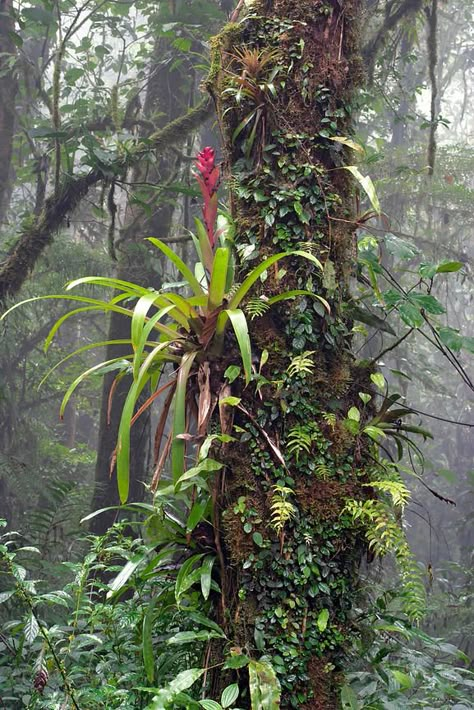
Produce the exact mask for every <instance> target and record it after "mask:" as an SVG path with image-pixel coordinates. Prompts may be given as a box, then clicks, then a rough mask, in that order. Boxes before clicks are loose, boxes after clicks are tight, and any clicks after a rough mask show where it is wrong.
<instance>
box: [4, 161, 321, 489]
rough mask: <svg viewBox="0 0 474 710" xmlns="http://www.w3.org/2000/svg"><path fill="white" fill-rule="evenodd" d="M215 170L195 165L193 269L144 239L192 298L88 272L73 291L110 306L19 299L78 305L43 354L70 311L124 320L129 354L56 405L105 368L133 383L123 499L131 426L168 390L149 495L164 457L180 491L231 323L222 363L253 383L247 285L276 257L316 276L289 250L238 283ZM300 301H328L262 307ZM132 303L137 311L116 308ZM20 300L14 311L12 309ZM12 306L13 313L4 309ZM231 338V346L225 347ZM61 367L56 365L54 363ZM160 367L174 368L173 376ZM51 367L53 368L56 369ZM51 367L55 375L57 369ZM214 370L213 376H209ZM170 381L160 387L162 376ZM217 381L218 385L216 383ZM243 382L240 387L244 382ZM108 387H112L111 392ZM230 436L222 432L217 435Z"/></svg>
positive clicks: (119, 453) (123, 428)
mask: <svg viewBox="0 0 474 710" xmlns="http://www.w3.org/2000/svg"><path fill="white" fill-rule="evenodd" d="M219 173H220V171H219V168H218V167H217V166H216V164H215V153H214V150H213V149H212V148H209V147H207V148H204V149H203V150H202V151H201V152H200V153H199V155H198V157H197V160H196V175H195V177H196V180H197V182H198V184H199V186H200V188H201V192H202V196H203V202H204V205H203V219H204V222H202V221H201V220H200V219H197V218H196V220H195V223H196V235H193V239H194V243H195V247H196V251H197V254H198V261H197V263H196V265H195V270H194V273H193V271H192V270H191V269H190V268H189V267H188V266H187V265H186V264H185V263H184V262H183V260H182V259H181V258H180V257H179V256H178V255H177V254H175V253H174V252H173V251H172V250H171V249H170V248H169V246H167V245H166V244H165V243H164V242H162V241H161V240H160V239H156V238H155V237H149V241H150V242H151V243H152V244H153V245H154V246H155V247H156V248H157V249H159V250H160V252H162V253H163V254H164V255H165V257H166V258H167V259H168V260H169V261H170V262H171V263H172V264H173V265H174V266H175V268H176V269H177V270H178V271H179V273H180V275H181V276H182V278H183V279H184V282H185V287H186V290H187V291H188V292H190V295H182V293H173V292H167V291H166V292H165V291H157V290H153V289H149V288H146V287H144V286H140V285H137V284H134V283H130V282H128V281H122V280H120V279H116V278H107V277H100V276H90V277H85V278H80V279H76V280H75V281H72V282H70V283H69V284H67V287H66V290H67V291H70V290H72V289H74V288H76V287H78V286H81V285H83V284H87V285H94V286H101V287H105V288H110V289H112V290H113V291H114V292H115V293H114V295H113V297H112V298H111V299H109V300H100V299H96V298H89V297H86V296H73V295H53V296H40V297H38V298H33V299H28V301H24V302H23V303H26V302H29V301H34V300H38V299H41V298H59V299H65V300H70V301H75V302H78V303H79V304H80V307H78V308H74V309H73V310H71V311H69V312H68V313H66V315H64V316H62V317H61V318H60V319H59V320H58V321H57V322H56V323H55V325H54V326H53V328H52V329H51V331H50V333H49V334H48V336H47V338H46V342H45V350H47V349H48V347H49V345H50V344H51V341H52V339H53V338H54V336H55V334H56V333H57V331H58V330H59V328H60V327H61V325H62V324H63V323H64V322H65V321H66V320H68V319H69V318H70V317H71V316H73V315H75V314H82V313H85V312H97V311H104V312H106V313H107V312H117V313H120V314H122V315H124V316H127V317H129V318H130V319H131V329H130V338H129V339H128V340H125V341H121V342H122V343H128V344H129V345H130V346H131V352H130V354H129V355H128V356H126V357H119V358H113V359H111V360H108V361H106V362H101V363H99V364H97V365H95V366H94V367H91V368H89V369H88V370H86V371H85V372H83V373H82V374H81V375H80V376H79V377H77V378H76V379H75V380H74V382H72V384H71V385H70V386H69V388H68V390H67V392H66V394H65V396H64V398H63V402H62V404H61V414H62V413H63V412H64V408H65V406H66V404H67V402H68V401H69V399H70V397H71V395H72V394H73V392H74V391H75V389H76V388H77V387H78V385H79V384H81V382H82V381H83V380H85V379H86V378H87V377H88V376H90V375H92V374H101V373H105V372H109V371H110V370H116V371H118V374H117V377H120V378H121V377H123V376H124V375H129V376H130V377H131V385H130V389H129V392H128V396H127V398H126V401H125V404H124V407H123V412H122V417H121V422H120V427H119V432H118V439H117V448H116V459H115V460H116V466H117V481H118V489H119V496H120V500H121V501H122V503H125V502H126V501H127V498H128V492H129V476H130V474H129V458H130V428H131V426H133V423H134V422H135V421H136V420H137V418H138V417H139V416H140V415H141V414H142V413H143V412H144V411H145V410H146V409H147V407H149V406H150V405H151V404H152V403H153V402H154V401H155V400H156V399H157V398H158V397H159V396H160V395H161V394H162V393H166V397H165V401H164V404H163V405H162V409H161V415H160V419H159V422H158V426H157V432H156V437H155V473H154V476H153V481H152V489H156V486H157V485H158V482H159V479H160V475H161V472H162V470H163V469H164V467H165V464H166V462H167V460H168V459H169V458H170V459H171V474H172V479H173V485H174V486H175V489H176V491H178V490H179V487H180V485H181V482H182V480H183V476H184V474H185V471H186V468H187V467H186V464H185V462H186V449H187V442H188V441H189V440H192V441H193V442H194V443H195V444H196V445H197V446H196V456H197V458H198V460H199V448H200V443H201V442H202V441H203V440H204V439H205V435H206V434H207V433H208V429H209V422H210V419H211V417H212V414H213V411H214V409H215V407H216V405H217V403H218V400H219V397H220V396H224V395H222V393H224V392H225V393H226V395H225V396H226V397H227V395H228V392H229V390H230V387H229V383H228V382H227V381H226V379H225V375H224V374H221V375H219V376H217V375H216V373H221V372H223V370H225V367H224V368H222V367H216V364H217V363H218V362H219V360H223V357H224V338H225V335H226V332H227V330H228V327H229V324H230V326H231V328H232V331H233V335H234V337H233V340H229V346H228V347H226V354H225V360H226V363H228V362H229V359H232V353H233V352H234V353H235V358H236V359H240V360H241V363H242V370H243V379H244V383H245V386H248V384H249V383H250V381H251V378H252V355H251V343H250V336H249V330H248V324H247V318H246V315H245V312H244V310H243V309H242V305H243V303H244V302H245V300H246V299H247V297H248V295H249V292H250V290H251V289H252V287H253V285H254V284H255V283H256V282H257V281H258V280H259V278H260V277H261V276H263V275H264V273H265V272H266V271H267V270H268V269H269V268H270V267H271V266H273V265H274V264H276V263H277V262H278V261H280V260H281V259H283V258H287V257H300V258H304V259H307V260H309V261H311V262H312V263H313V264H314V265H315V266H316V267H317V268H318V269H319V270H321V269H322V266H321V264H320V262H319V261H318V259H316V257H315V256H313V255H312V254H311V253H310V252H306V251H287V252H280V253H278V254H274V255H272V256H270V257H269V258H267V259H265V260H264V261H262V262H260V263H259V264H258V265H257V266H256V267H254V268H253V269H251V270H250V271H249V270H248V269H245V266H246V265H245V264H243V265H241V266H242V267H243V269H244V270H246V276H245V278H244V279H243V281H242V283H236V282H235V263H234V255H233V250H232V242H233V239H232V236H233V230H234V226H233V224H232V221H231V220H230V219H229V217H228V216H226V214H225V213H222V214H221V215H219V216H218V196H217V189H218V183H219V177H220V175H219ZM297 296H308V297H311V298H316V299H319V300H320V301H321V302H322V303H323V304H324V306H325V307H326V308H327V309H329V306H328V304H327V302H326V301H325V300H324V299H323V298H322V297H321V296H319V295H318V294H315V293H313V292H310V291H307V290H300V289H298V290H292V291H285V292H282V293H279V294H277V295H276V296H273V297H272V298H269V299H267V301H266V305H267V306H268V307H271V306H272V305H273V304H275V303H278V302H279V301H283V300H286V299H292V298H295V297H297ZM129 302H134V303H135V305H134V307H126V306H124V305H123V304H125V303H127V304H128V303H129ZM19 305H21V304H17V305H16V306H14V307H13V308H17V307H18V306H19ZM10 310H13V309H10ZM232 342H233V345H232ZM109 344H112V343H109V342H107V341H106V342H100V343H92V344H88V345H85V346H83V347H82V348H80V349H79V350H76V351H75V352H74V353H71V354H69V355H68V356H67V357H66V358H64V359H63V360H62V361H61V362H64V361H65V360H68V359H69V358H71V357H73V356H74V355H77V354H80V353H83V352H84V351H86V350H90V349H91V348H94V347H104V346H107V345H109ZM59 364H61V363H58V365H59ZM167 364H172V365H173V372H172V374H171V376H169V375H168V374H167V373H168V372H169V368H168V369H166V372H165V366H166V365H167ZM58 365H56V366H55V368H56V367H58ZM55 368H53V369H55ZM211 373H212V374H213V376H212V377H211ZM165 377H169V379H168V381H167V382H165V383H163V382H162V379H163V378H165ZM220 380H221V381H220ZM244 383H242V384H244ZM145 388H148V389H149V391H150V395H149V397H148V399H147V400H146V402H145V403H144V404H143V405H142V406H141V407H140V408H139V409H138V410H137V407H136V405H137V402H138V399H139V397H140V395H141V394H142V392H143V391H144V390H145ZM112 391H113V389H112ZM168 419H172V426H171V433H170V435H169V436H168V439H167V440H166V441H164V440H165V438H166V437H165V433H164V432H165V429H166V426H165V424H166V421H167V420H168ZM193 422H195V424H196V426H195V427H194V429H195V431H197V433H198V436H197V437H195V436H191V435H190V433H189V428H190V427H193ZM224 435H226V436H228V432H224Z"/></svg>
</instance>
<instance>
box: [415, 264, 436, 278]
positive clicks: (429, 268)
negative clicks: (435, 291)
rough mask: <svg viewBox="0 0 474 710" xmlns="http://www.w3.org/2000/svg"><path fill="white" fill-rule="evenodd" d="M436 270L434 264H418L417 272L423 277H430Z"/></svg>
mask: <svg viewBox="0 0 474 710" xmlns="http://www.w3.org/2000/svg"><path fill="white" fill-rule="evenodd" d="M436 271H437V266H436V264H420V267H419V269H418V273H419V274H420V276H423V278H424V279H432V278H433V276H435V274H436Z"/></svg>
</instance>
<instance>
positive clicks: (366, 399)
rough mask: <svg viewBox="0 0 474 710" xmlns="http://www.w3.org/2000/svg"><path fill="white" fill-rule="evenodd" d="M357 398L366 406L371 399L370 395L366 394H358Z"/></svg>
mask: <svg viewBox="0 0 474 710" xmlns="http://www.w3.org/2000/svg"><path fill="white" fill-rule="evenodd" d="M359 397H360V399H361V400H362V401H363V403H364V404H368V403H369V402H370V400H371V399H372V397H371V395H370V394H367V392H359Z"/></svg>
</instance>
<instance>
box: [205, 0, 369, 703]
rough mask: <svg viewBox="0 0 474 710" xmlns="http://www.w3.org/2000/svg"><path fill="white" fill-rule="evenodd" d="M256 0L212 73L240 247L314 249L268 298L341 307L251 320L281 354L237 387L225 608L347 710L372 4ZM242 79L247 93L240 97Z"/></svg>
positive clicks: (293, 689) (356, 552)
mask: <svg viewBox="0 0 474 710" xmlns="http://www.w3.org/2000/svg"><path fill="white" fill-rule="evenodd" d="M250 7H251V9H250V14H249V15H248V17H247V18H246V19H245V20H244V21H243V22H242V23H240V24H239V25H236V24H229V25H227V26H226V28H225V29H224V31H223V32H222V33H221V35H220V36H218V37H217V38H215V40H214V42H213V49H214V55H213V59H212V61H213V64H212V66H213V73H212V72H211V77H210V82H209V89H210V91H211V93H212V95H213V97H214V99H215V101H216V104H217V107H218V113H219V120H220V125H221V128H222V132H223V135H224V141H225V146H224V148H225V153H226V162H227V170H228V174H229V176H230V175H232V179H231V181H230V184H231V202H232V212H233V215H234V218H235V221H236V227H237V235H236V241H237V243H238V244H241V245H245V244H249V243H250V244H255V247H256V249H257V251H258V253H259V256H260V257H261V258H262V257H264V256H265V257H266V256H269V255H270V254H272V253H275V252H280V251H285V250H288V249H298V248H300V249H301V248H302V249H306V250H310V251H311V252H312V253H313V254H314V255H315V256H317V258H318V259H319V260H320V261H321V263H322V265H323V274H322V275H321V271H320V270H318V269H316V268H315V267H313V266H308V265H307V264H308V263H309V262H306V261H305V260H303V259H298V258H292V259H288V260H287V261H286V262H281V265H280V266H279V267H278V269H270V270H269V271H268V273H267V277H266V280H265V281H264V282H263V283H262V284H261V286H260V290H261V294H262V295H264V296H265V297H271V296H275V295H277V294H279V293H281V292H283V291H286V290H289V289H309V290H311V291H314V292H315V293H319V294H320V295H322V296H324V297H325V298H326V299H327V300H328V301H329V302H330V306H331V313H330V314H328V313H327V312H326V311H325V309H324V307H323V306H322V304H321V303H320V302H317V301H314V300H313V299H311V298H305V299H302V300H298V299H297V300H294V301H291V302H289V305H288V302H287V305H283V306H281V307H278V306H277V307H275V309H273V308H272V310H271V311H269V312H268V313H266V314H265V315H263V316H261V317H260V318H257V319H255V320H254V321H252V325H251V339H252V347H253V351H254V357H256V360H257V359H258V358H259V357H260V355H261V353H263V352H264V351H266V352H267V353H268V361H267V362H266V364H264V365H263V367H262V369H261V375H262V377H263V378H265V380H262V384H263V386H262V387H261V389H260V395H261V398H260V397H259V396H258V395H256V393H255V388H254V387H253V386H249V387H247V388H246V389H243V390H242V391H241V392H238V393H236V394H238V396H239V397H241V405H242V409H239V410H237V411H236V415H235V422H236V423H237V424H238V425H239V426H240V427H241V428H242V429H243V430H244V431H245V434H244V436H243V437H242V442H241V443H236V444H231V445H229V447H228V449H227V451H226V464H227V469H226V474H225V478H224V481H223V489H224V492H223V493H222V494H220V493H219V495H220V499H219V500H220V513H221V516H220V521H221V523H220V525H221V530H220V534H221V543H222V547H223V550H224V555H225V564H224V565H222V569H221V574H222V589H223V599H222V610H223V613H222V618H221V620H222V622H223V623H224V624H225V626H226V631H227V634H228V638H230V639H231V640H232V645H233V646H235V647H238V648H241V649H244V650H245V653H248V654H249V655H251V656H252V657H254V658H255V657H257V658H258V657H259V656H262V655H266V656H269V657H270V658H271V661H272V664H273V666H274V668H275V669H276V670H277V673H278V676H279V679H280V682H281V687H282V700H281V707H282V708H299V709H300V710H310V709H318V710H320V709H323V708H324V709H330V708H336V707H338V706H339V685H340V682H341V668H342V664H343V659H344V649H345V648H347V645H348V643H349V641H350V639H351V635H352V634H353V626H352V624H353V622H352V618H351V613H352V609H353V605H354V603H355V599H356V595H357V593H358V589H357V587H358V567H359V564H360V561H361V556H362V554H363V553H364V551H365V549H366V544H365V540H364V538H363V535H362V534H361V532H360V529H359V528H358V527H357V526H356V525H354V523H353V522H352V519H349V516H347V515H344V513H343V510H344V507H345V503H346V500H347V499H348V498H354V497H355V498H357V499H359V500H360V499H364V497H366V495H365V496H364V490H367V489H364V488H362V484H363V483H367V481H368V480H370V476H369V469H370V466H371V462H370V454H369V448H370V447H369V446H368V444H367V443H366V439H367V437H362V436H359V435H354V434H353V433H350V431H349V430H348V429H347V427H346V426H345V425H344V423H343V420H344V419H345V418H346V417H347V413H348V411H349V409H350V408H351V407H357V408H358V409H359V410H360V411H361V412H362V413H361V421H362V422H364V421H367V419H368V418H369V417H370V412H371V405H370V404H368V405H367V406H366V407H365V408H364V407H363V406H362V402H361V399H360V397H359V392H363V393H368V392H371V383H370V372H369V371H368V369H367V368H364V367H363V366H361V365H359V364H358V363H357V362H356V360H355V358H354V356H353V355H352V354H351V350H350V348H351V335H350V330H351V323H350V322H348V320H347V317H345V316H344V303H345V301H347V300H348V298H349V293H348V285H349V281H350V278H351V275H352V273H353V270H354V266H355V258H356V255H355V249H356V246H355V236H354V226H353V220H354V199H353V183H352V180H351V177H350V174H349V172H348V171H346V170H344V169H343V168H342V166H343V165H344V164H346V165H350V164H351V163H352V157H351V156H350V155H348V150H347V149H346V148H345V147H343V146H342V145H341V144H340V143H338V142H337V141H334V140H330V139H331V138H338V137H348V136H350V134H351V127H352V119H351V112H352V108H351V106H352V102H353V100H354V94H355V89H356V88H357V87H358V85H359V84H360V82H361V79H362V74H363V72H362V66H361V60H360V57H359V54H358V32H359V20H360V14H361V7H360V2H359V0H345V1H344V2H340V1H339V0H324V1H323V0H299V2H294V0H256V2H254V3H253V4H252V5H251V6H250ZM252 53H253V54H252ZM256 66H257V68H256ZM270 83H271V84H272V86H271V87H269V86H268V84H270ZM242 85H243V86H244V88H245V89H247V90H248V91H247V93H246V97H247V98H245V99H244V100H243V101H241V102H240V103H239V102H237V101H236V100H235V99H234V96H235V91H236V90H237V89H238V88H239V87H240V86H242ZM303 261H304V263H303ZM252 263H253V264H254V263H255V262H252ZM303 357H305V358H306V359H307V361H308V362H307V368H305V367H304V365H303V364H302V358H303ZM236 361H238V356H237V355H236ZM244 410H245V412H244ZM283 458H284V459H285V464H284V465H283V463H282V459H283ZM221 486H222V482H219V491H221V490H222V488H221ZM287 504H290V505H289V506H288V505H287ZM285 505H286V509H287V515H286V517H285V514H284V513H283V512H282V510H283V509H284V507H285ZM277 510H279V511H280V512H279V513H276V512H275V511H277ZM216 655H217V656H218V652H217V651H216ZM216 660H217V659H216ZM241 677H242V676H241ZM227 680H228V679H227V678H225V682H226V681H227ZM214 682H215V686H217V687H218V686H219V685H220V684H222V682H224V675H223V674H222V673H221V672H220V674H219V677H217V676H216V678H215V679H214ZM245 693H246V690H245V689H244V688H243V687H242V699H240V698H239V705H240V706H242V707H243V704H244V702H245V698H246V702H247V703H248V704H247V705H246V707H249V699H248V695H247V696H246V695H245ZM262 707H263V706H262ZM268 707H269V708H270V707H271V708H273V707H277V706H276V705H268Z"/></svg>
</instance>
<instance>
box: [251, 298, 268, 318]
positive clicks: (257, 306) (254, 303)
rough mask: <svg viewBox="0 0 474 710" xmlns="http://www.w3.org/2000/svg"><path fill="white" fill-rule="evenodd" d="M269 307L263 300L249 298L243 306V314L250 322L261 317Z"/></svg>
mask: <svg viewBox="0 0 474 710" xmlns="http://www.w3.org/2000/svg"><path fill="white" fill-rule="evenodd" d="M269 308H270V306H269V305H268V303H267V302H266V301H265V300H264V299H263V298H251V299H250V301H249V302H248V303H247V305H246V306H245V312H246V313H247V315H248V316H249V318H250V320H254V318H259V317H260V316H263V314H264V313H266V312H267V311H268V310H269Z"/></svg>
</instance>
